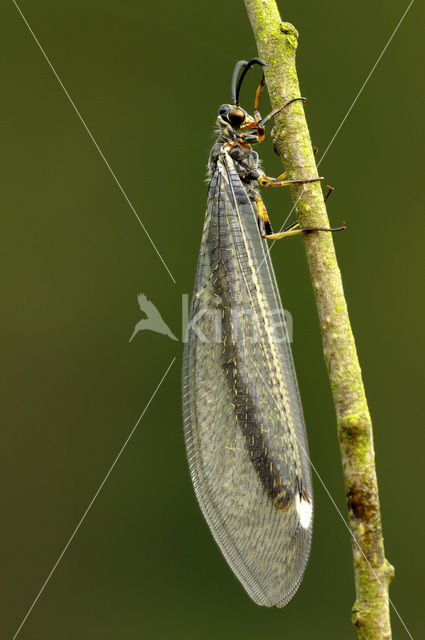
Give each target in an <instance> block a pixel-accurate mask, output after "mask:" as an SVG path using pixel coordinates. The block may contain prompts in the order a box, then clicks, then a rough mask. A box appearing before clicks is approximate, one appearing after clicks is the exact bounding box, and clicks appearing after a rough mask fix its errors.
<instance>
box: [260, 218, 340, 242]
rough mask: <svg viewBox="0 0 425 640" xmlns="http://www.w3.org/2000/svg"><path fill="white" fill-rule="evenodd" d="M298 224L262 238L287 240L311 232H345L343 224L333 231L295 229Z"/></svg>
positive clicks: (319, 228)
mask: <svg viewBox="0 0 425 640" xmlns="http://www.w3.org/2000/svg"><path fill="white" fill-rule="evenodd" d="M299 224H300V223H299V222H294V224H291V225H290V226H289V227H287V228H286V229H284V231H281V232H280V233H270V234H268V235H265V236H264V235H263V234H261V235H263V238H266V239H267V240H280V239H281V238H288V237H289V236H298V235H300V234H301V233H311V232H312V231H345V228H346V227H345V224H344V225H343V226H342V227H336V228H335V229H331V228H330V227H299V228H298V229H297V227H298V226H299Z"/></svg>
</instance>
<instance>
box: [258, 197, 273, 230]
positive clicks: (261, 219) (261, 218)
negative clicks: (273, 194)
mask: <svg viewBox="0 0 425 640" xmlns="http://www.w3.org/2000/svg"><path fill="white" fill-rule="evenodd" d="M255 204H256V205H257V221H258V228H259V230H260V235H261V237H262V238H267V236H268V235H270V234H272V233H273V229H272V225H271V224H270V218H269V214H268V213H267V209H266V205H265V204H264V202H263V201H262V199H261V196H260V194H258V193H257V195H256V198H255Z"/></svg>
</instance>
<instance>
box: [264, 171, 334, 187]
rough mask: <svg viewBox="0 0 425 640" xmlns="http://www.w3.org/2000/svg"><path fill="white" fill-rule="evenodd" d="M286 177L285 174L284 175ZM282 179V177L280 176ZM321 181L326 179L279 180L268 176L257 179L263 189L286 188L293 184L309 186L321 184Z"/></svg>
mask: <svg viewBox="0 0 425 640" xmlns="http://www.w3.org/2000/svg"><path fill="white" fill-rule="evenodd" d="M283 175H285V174H283ZM279 177H282V176H279ZM321 180H324V178H323V177H322V178H301V179H300V180H279V179H278V178H270V177H269V176H266V175H260V176H259V177H258V178H257V181H258V182H259V184H261V186H262V187H266V188H269V187H286V186H288V185H291V184H307V183H310V182H319V181H321Z"/></svg>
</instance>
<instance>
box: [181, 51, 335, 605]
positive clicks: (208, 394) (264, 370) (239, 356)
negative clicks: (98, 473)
mask: <svg viewBox="0 0 425 640" xmlns="http://www.w3.org/2000/svg"><path fill="white" fill-rule="evenodd" d="M255 64H259V65H261V66H265V63H264V62H263V61H262V60H260V59H259V58H253V59H252V60H250V61H249V62H246V61H244V60H242V61H240V62H238V63H237V64H236V66H235V69H234V72H233V77H232V99H233V104H223V105H221V106H220V107H219V109H218V117H217V128H218V137H217V141H216V143H215V144H214V146H213V147H212V149H211V153H210V157H209V163H208V170H209V189H208V201H207V210H206V216H205V223H204V229H203V235H202V241H201V249H200V255H199V261H198V268H197V273H196V279H195V289H194V296H193V300H192V305H191V311H190V316H189V325H188V333H187V336H186V341H185V350H184V365H183V412H184V430H185V441H186V449H187V455H188V460H189V467H190V473H191V476H192V481H193V485H194V488H195V493H196V496H197V499H198V502H199V505H200V507H201V510H202V512H203V514H204V516H205V518H206V521H207V523H208V526H209V527H210V529H211V532H212V534H213V536H214V538H215V540H216V542H217V543H218V545H219V547H220V549H221V551H222V553H223V555H224V556H225V558H226V560H227V562H228V563H229V565H230V567H231V569H232V570H233V572H234V573H235V575H236V576H237V577H238V578H239V580H240V581H241V583H242V585H243V586H244V587H245V589H246V591H247V592H248V594H249V595H250V596H251V598H252V599H253V600H254V601H255V602H256V603H257V604H260V605H265V606H268V607H270V606H277V607H283V606H284V605H285V604H286V603H287V602H288V601H289V600H290V599H291V598H292V596H293V595H294V593H295V592H296V590H297V589H298V586H299V584H300V582H301V579H302V576H303V573H304V570H305V567H306V564H307V560H308V556H309V552H310V544H311V535H312V522H313V488H312V479H311V471H310V462H309V454H308V444H307V437H306V431H305V425H304V417H303V411H302V407H301V402H300V396H299V391H298V384H297V379H296V376H295V370H294V365H293V360H292V354H291V349H290V344H289V338H288V332H287V328H286V325H285V318H284V312H283V308H282V303H281V300H280V296H279V292H278V288H277V284H276V279H275V275H274V272H273V267H272V263H271V260H270V256H269V253H268V251H267V242H266V239H279V238H282V237H285V236H289V235H295V234H299V233H303V232H306V231H316V230H317V231H320V230H323V231H331V230H332V229H321V228H317V229H301V228H300V226H299V224H298V223H295V224H293V225H291V226H290V227H288V228H287V229H285V231H283V232H281V233H273V230H272V227H271V224H270V220H269V217H268V215H267V211H266V208H265V205H264V203H263V201H262V199H261V197H260V195H259V193H258V192H257V191H256V190H255V189H254V187H253V184H254V183H258V184H259V185H261V186H263V187H266V188H267V187H280V186H285V185H289V184H303V183H308V182H315V181H317V180H322V179H323V178H313V179H302V180H288V179H287V178H286V174H282V175H281V176H279V177H278V178H276V179H274V178H270V177H268V176H267V175H266V174H265V173H264V172H263V171H262V170H261V169H260V168H259V166H258V154H257V153H256V152H255V151H254V150H253V149H252V147H251V145H252V144H255V143H258V142H261V141H262V140H264V137H265V130H264V126H265V124H266V123H267V122H268V121H269V120H270V119H271V118H272V117H273V116H275V115H276V114H277V113H279V112H280V111H281V110H282V109H284V108H286V107H288V106H289V105H290V104H291V103H293V102H294V101H295V100H304V98H294V99H292V100H290V101H289V102H287V103H286V104H284V105H283V106H282V107H280V108H279V109H275V110H274V111H272V112H271V113H270V114H269V115H268V116H267V117H265V118H263V119H262V118H261V116H260V113H259V111H258V107H259V101H260V96H261V91H262V89H263V86H264V74H263V77H262V80H261V82H260V85H259V87H258V90H257V93H256V97H255V106H254V115H253V116H251V115H249V114H248V113H247V112H246V111H245V110H244V109H243V108H242V107H240V105H239V93H240V89H241V86H242V82H243V79H244V77H245V75H246V73H247V71H248V70H249V69H250V67H252V66H253V65H255ZM238 76H239V79H238Z"/></svg>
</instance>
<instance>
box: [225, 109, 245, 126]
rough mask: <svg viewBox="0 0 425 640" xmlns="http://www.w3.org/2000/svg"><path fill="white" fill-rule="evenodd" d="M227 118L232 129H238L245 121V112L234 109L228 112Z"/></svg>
mask: <svg viewBox="0 0 425 640" xmlns="http://www.w3.org/2000/svg"><path fill="white" fill-rule="evenodd" d="M227 118H228V120H229V122H230V124H231V125H232V127H235V128H238V127H240V126H241V125H242V124H243V123H244V121H245V111H243V110H242V109H239V108H238V107H235V109H232V110H231V111H229V113H228V114H227Z"/></svg>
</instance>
